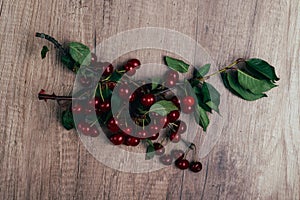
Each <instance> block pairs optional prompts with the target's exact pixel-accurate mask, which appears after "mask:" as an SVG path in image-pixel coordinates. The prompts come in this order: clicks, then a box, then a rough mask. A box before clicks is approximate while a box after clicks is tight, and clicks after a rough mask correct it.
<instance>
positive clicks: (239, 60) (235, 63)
mask: <svg viewBox="0 0 300 200" xmlns="http://www.w3.org/2000/svg"><path fill="white" fill-rule="evenodd" d="M240 62H245V59H244V58H239V59H237V60H236V61H234V62H233V63H231V64H230V65H228V66H226V67H224V68H222V69H220V70H218V71H216V72H214V73H212V74H210V75H207V76H205V77H203V78H199V80H200V81H205V80H207V79H209V78H210V77H212V76H215V75H217V74H220V73H222V72H225V71H227V70H229V69H232V68H233V67H234V66H235V65H237V64H238V63H240Z"/></svg>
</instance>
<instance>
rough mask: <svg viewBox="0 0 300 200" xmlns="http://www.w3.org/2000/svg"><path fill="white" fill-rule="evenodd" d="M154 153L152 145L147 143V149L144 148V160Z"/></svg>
mask: <svg viewBox="0 0 300 200" xmlns="http://www.w3.org/2000/svg"><path fill="white" fill-rule="evenodd" d="M154 155H155V149H154V146H153V145H149V146H148V147H147V150H146V157H145V159H146V160H150V159H152V158H154Z"/></svg>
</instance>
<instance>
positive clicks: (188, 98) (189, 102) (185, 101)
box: [182, 96, 195, 106]
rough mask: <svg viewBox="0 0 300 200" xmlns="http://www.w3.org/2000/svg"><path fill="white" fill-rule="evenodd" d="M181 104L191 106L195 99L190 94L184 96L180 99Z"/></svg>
mask: <svg viewBox="0 0 300 200" xmlns="http://www.w3.org/2000/svg"><path fill="white" fill-rule="evenodd" d="M182 103H183V106H193V105H194V104H195V99H194V97H192V96H186V97H184V98H183V99H182Z"/></svg>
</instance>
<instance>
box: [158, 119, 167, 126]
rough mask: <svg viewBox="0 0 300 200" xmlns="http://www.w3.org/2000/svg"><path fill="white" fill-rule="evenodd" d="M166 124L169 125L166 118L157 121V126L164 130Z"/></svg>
mask: <svg viewBox="0 0 300 200" xmlns="http://www.w3.org/2000/svg"><path fill="white" fill-rule="evenodd" d="M168 124H169V119H168V117H161V118H160V119H159V121H158V125H159V126H160V127H163V128H166V127H167V125H168Z"/></svg>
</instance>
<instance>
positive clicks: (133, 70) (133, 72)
mask: <svg viewBox="0 0 300 200" xmlns="http://www.w3.org/2000/svg"><path fill="white" fill-rule="evenodd" d="M135 73H136V70H135V69H131V70H129V71H127V72H126V74H127V75H128V76H133V75H134V74H135Z"/></svg>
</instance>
